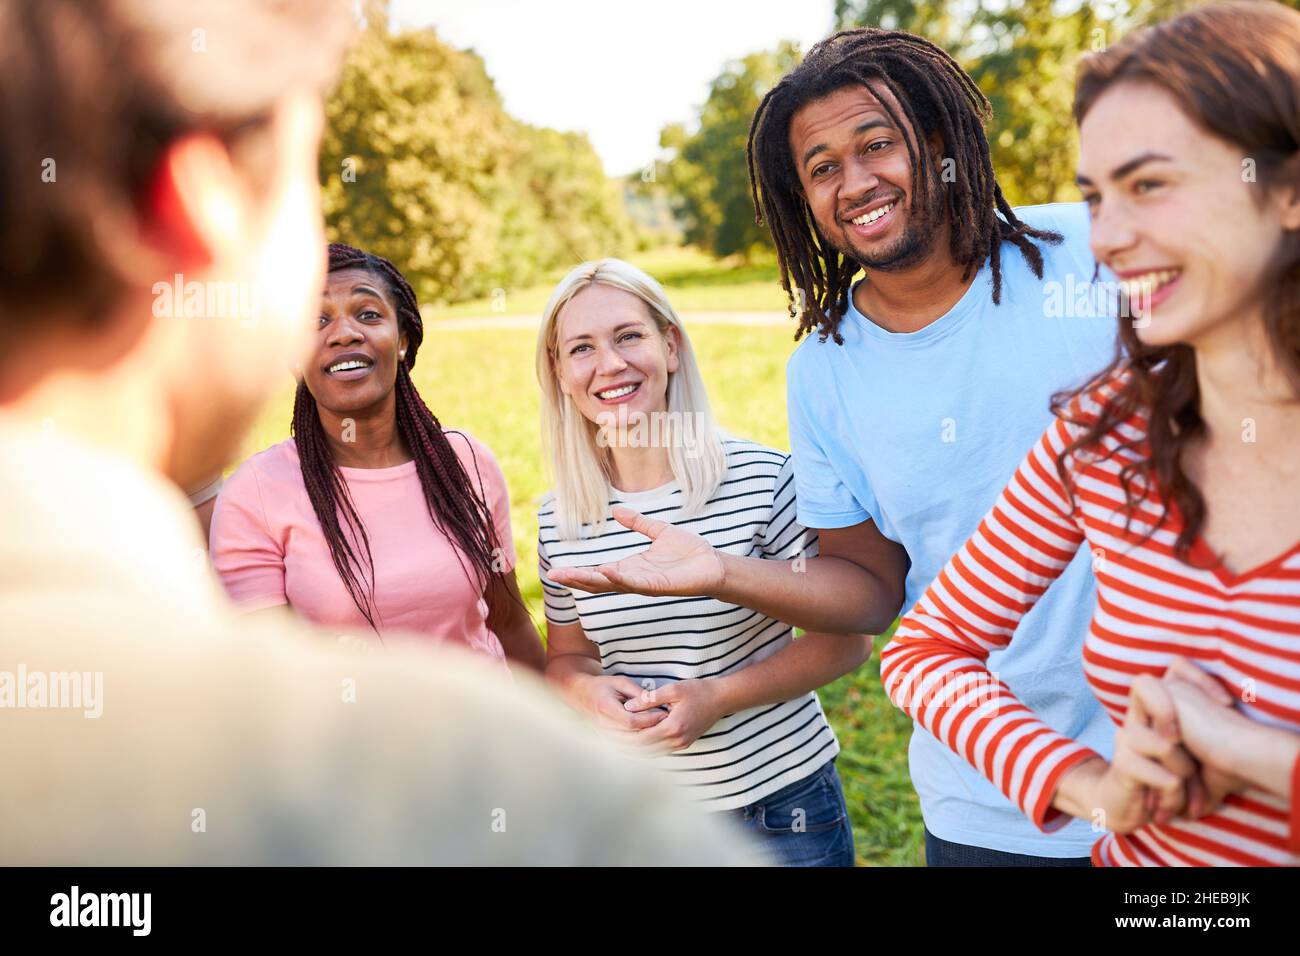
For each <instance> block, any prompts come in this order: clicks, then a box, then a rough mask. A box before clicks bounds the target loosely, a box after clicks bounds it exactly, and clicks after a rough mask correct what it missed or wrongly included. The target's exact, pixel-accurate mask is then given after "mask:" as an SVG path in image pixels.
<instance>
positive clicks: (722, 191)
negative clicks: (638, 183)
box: [654, 43, 799, 256]
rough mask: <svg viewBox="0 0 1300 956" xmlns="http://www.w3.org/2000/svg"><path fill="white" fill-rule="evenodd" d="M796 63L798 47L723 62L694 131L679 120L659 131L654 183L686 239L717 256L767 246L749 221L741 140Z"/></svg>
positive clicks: (751, 219) (763, 233)
mask: <svg viewBox="0 0 1300 956" xmlns="http://www.w3.org/2000/svg"><path fill="white" fill-rule="evenodd" d="M798 62H799V51H798V48H797V47H796V46H795V45H794V44H792V43H783V44H781V45H780V46H779V47H778V48H777V49H775V50H770V51H764V52H759V53H751V54H750V55H749V56H746V57H744V58H743V59H741V60H737V61H734V62H731V63H728V64H727V65H726V66H725V67H724V68H723V70H722V72H721V73H720V74H719V75H718V76H717V78H715V79H714V80H713V82H712V84H710V87H709V95H708V98H707V99H706V100H705V102H704V105H703V107H701V109H700V114H699V118H698V122H697V123H696V124H695V126H694V128H693V129H689V130H688V129H687V128H686V127H684V126H683V125H681V124H673V125H671V126H667V127H665V128H664V129H663V131H662V132H661V133H660V137H659V143H660V146H661V147H662V148H663V149H665V150H666V151H667V152H668V157H669V158H668V159H667V161H666V162H664V163H661V164H659V165H658V166H657V167H656V172H655V177H654V179H655V181H656V182H657V183H658V182H661V183H663V185H664V188H665V189H666V190H667V191H668V193H669V194H670V195H671V197H672V199H673V202H674V205H675V207H676V209H677V213H678V216H679V218H680V220H681V223H682V227H683V232H684V235H685V238H686V241H687V242H690V243H692V244H695V245H698V246H700V247H701V248H704V249H707V250H709V251H711V252H713V253H714V254H715V255H718V256H729V255H733V254H740V255H744V256H749V255H750V254H752V253H753V252H755V251H756V250H758V249H761V248H765V247H767V246H768V244H769V238H768V235H767V231H766V230H765V229H763V228H762V227H761V226H758V225H757V224H756V223H755V222H754V206H753V203H752V202H751V201H750V195H749V177H748V171H747V167H746V163H745V145H746V143H747V141H748V138H749V124H750V121H751V120H752V119H753V117H754V111H755V110H756V109H758V104H759V101H760V100H761V99H762V98H763V95H764V94H765V93H766V92H767V91H768V90H769V89H771V87H772V86H773V85H774V84H775V83H776V82H777V81H778V80H779V79H780V78H781V77H782V76H783V75H784V74H785V73H787V72H789V71H790V70H791V69H793V68H794V67H795V65H796V64H797V63H798Z"/></svg>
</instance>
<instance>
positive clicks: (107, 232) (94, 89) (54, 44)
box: [0, 0, 355, 485]
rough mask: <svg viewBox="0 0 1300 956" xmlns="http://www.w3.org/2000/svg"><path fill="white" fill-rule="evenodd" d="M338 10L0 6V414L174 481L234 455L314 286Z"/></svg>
mask: <svg viewBox="0 0 1300 956" xmlns="http://www.w3.org/2000/svg"><path fill="white" fill-rule="evenodd" d="M354 22H355V17H354V16H353V14H352V4H350V3H348V2H347V0H186V2H184V3H176V2H173V0H6V2H5V3H4V4H3V5H0V128H2V129H4V131H5V135H4V137H3V138H0V333H3V335H4V337H5V342H6V347H5V348H4V350H3V352H0V412H3V413H8V414H10V415H17V416H20V417H24V418H27V419H30V420H35V421H37V422H41V423H45V424H46V425H47V427H50V424H49V423H51V422H52V427H54V428H55V429H57V430H58V432H59V433H60V434H68V435H70V436H72V437H76V438H81V439H89V440H92V441H95V442H97V443H99V444H100V445H101V446H108V447H109V448H111V449H112V450H113V451H115V452H117V453H120V454H125V455H128V456H130V457H132V458H134V459H135V460H137V461H139V462H140V463H141V464H144V465H146V466H149V467H152V468H155V469H157V470H159V471H161V472H163V473H165V474H166V475H167V476H169V477H170V478H172V479H173V480H175V481H176V482H178V483H179V484H182V485H185V484H190V483H193V482H194V481H196V480H198V479H201V478H203V477H204V476H205V475H210V474H211V473H212V472H214V471H216V470H218V469H219V468H220V467H221V466H222V465H224V464H226V463H227V462H228V461H229V460H230V459H231V458H232V457H233V456H234V454H235V453H236V452H237V451H238V443H239V439H240V437H241V435H242V432H243V431H244V429H245V428H246V427H247V426H248V425H249V424H250V423H251V421H252V418H253V416H254V415H255V413H256V411H257V409H258V407H259V405H260V404H261V402H262V401H263V399H264V398H265V397H266V395H267V394H268V393H269V392H270V391H271V390H272V389H273V388H274V386H275V385H276V383H277V381H280V380H284V379H283V378H282V377H283V376H285V375H286V369H287V367H288V366H289V365H291V364H292V363H293V362H294V361H295V360H296V359H297V358H299V356H300V352H301V349H302V348H303V347H304V345H305V335H306V330H307V327H308V325H307V323H308V319H309V317H310V316H311V315H312V314H313V313H314V310H315V309H316V306H317V300H318V299H319V295H320V288H321V284H322V281H323V276H324V248H325V246H324V239H323V235H322V229H321V217H320V207H319V198H318V179H317V176H318V172H317V149H318V144H319V139H320V128H321V94H322V92H323V90H324V88H325V87H326V86H327V85H328V84H329V82H330V81H331V80H332V79H333V77H334V75H335V71H336V69H337V67H338V65H339V63H340V61H341V58H342V53H343V48H344V46H345V44H346V42H347V40H348V38H349V35H350V33H351V31H352V29H353V26H354ZM178 293H179V294H178Z"/></svg>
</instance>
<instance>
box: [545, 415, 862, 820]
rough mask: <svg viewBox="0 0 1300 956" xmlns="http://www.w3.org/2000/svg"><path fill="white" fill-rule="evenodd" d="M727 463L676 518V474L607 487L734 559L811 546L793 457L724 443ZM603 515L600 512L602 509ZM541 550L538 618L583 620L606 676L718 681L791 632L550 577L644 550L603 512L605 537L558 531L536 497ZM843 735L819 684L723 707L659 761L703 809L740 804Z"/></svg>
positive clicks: (699, 604) (805, 550)
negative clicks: (696, 502) (691, 508)
mask: <svg viewBox="0 0 1300 956" xmlns="http://www.w3.org/2000/svg"><path fill="white" fill-rule="evenodd" d="M723 448H724V451H725V452H726V456H727V471H726V474H725V475H724V477H723V480H722V483H721V484H720V485H719V486H718V489H717V491H716V492H714V494H713V497H712V498H711V499H710V500H709V502H708V504H707V505H706V506H705V507H704V508H702V509H701V510H700V511H699V512H697V513H696V514H695V515H693V516H691V517H682V516H681V504H682V492H681V488H680V487H679V486H678V485H677V483H676V482H673V483H671V484H668V485H665V486H664V487H662V488H656V489H654V490H652V491H644V492H637V493H629V492H621V491H615V492H614V493H613V494H614V497H613V499H612V500H611V502H610V505H611V506H613V505H616V504H622V505H626V506H627V507H629V508H633V509H634V510H636V511H640V512H641V513H642V514H644V515H647V516H648V517H651V518H657V519H658V520H660V521H667V522H669V523H670V524H673V525H677V526H680V527H683V528H686V529H688V530H690V531H694V532H696V533H697V534H700V535H702V536H703V537H704V538H705V539H706V540H707V541H708V542H709V543H710V544H711V545H713V547H715V548H717V549H719V550H721V551H725V552H727V553H728V554H734V555H738V556H742V557H762V558H770V559H773V560H790V559H793V558H797V557H799V556H801V555H802V556H804V557H814V556H815V555H816V554H817V536H816V532H812V531H809V530H807V529H806V528H804V527H803V526H802V525H800V524H799V523H798V522H797V521H796V520H795V492H794V480H793V478H794V471H793V467H792V465H791V462H790V456H789V455H787V454H786V453H784V452H780V451H776V450H775V449H772V448H768V447H766V446H763V445H759V444H756V443H754V442H751V441H744V440H739V439H726V440H725V441H724V443H723ZM606 515H607V517H608V512H607V513H606ZM538 518H539V520H538V525H539V529H540V530H539V534H538V543H537V555H538V559H539V563H540V567H541V576H542V587H543V590H544V592H545V598H546V619H547V620H548V621H549V622H551V623H554V624H573V623H580V624H581V625H582V629H583V633H584V634H585V635H586V637H587V639H588V640H590V641H591V642H593V643H594V644H596V645H597V646H598V647H599V648H600V663H601V667H602V668H603V669H604V672H605V673H606V674H608V675H610V676H615V675H617V676H625V677H629V678H631V679H632V680H634V681H636V682H637V683H639V684H641V685H642V686H648V685H647V684H646V681H647V680H651V681H653V682H654V686H656V687H658V686H661V685H663V684H666V683H670V682H672V681H678V680H687V679H690V678H700V677H716V676H718V675H721V674H729V673H734V672H735V671H737V670H739V669H741V668H743V667H747V666H749V665H750V664H756V663H758V662H759V661H761V660H764V659H766V658H768V657H771V656H772V655H773V654H775V653H776V652H777V651H779V650H781V649H782V648H783V647H786V646H787V645H788V644H789V643H790V641H791V640H792V639H793V634H792V631H791V628H790V626H789V625H787V624H783V623H782V622H781V621H778V620H776V619H774V618H770V617H767V616H766V615H764V614H761V613H760V612H758V611H754V610H751V609H749V608H745V607H740V606H738V605H735V604H727V603H725V602H722V601H717V600H714V599H713V598H708V597H644V596H642V595H637V594H618V593H609V594H587V593H585V592H582V591H577V592H574V591H571V590H570V589H568V588H566V587H562V586H560V585H557V584H555V583H553V582H552V581H550V580H549V579H548V577H547V572H548V571H549V570H550V568H551V567H552V566H555V567H561V568H566V567H591V566H594V565H598V564H605V563H610V562H614V561H619V560H621V559H623V558H626V557H629V556H630V555H634V554H637V553H639V552H641V551H644V550H645V549H646V548H647V547H648V545H649V542H648V541H647V540H646V538H645V537H644V536H643V535H641V534H638V533H637V532H634V531H628V530H627V529H625V528H623V527H622V526H621V525H619V524H617V523H616V522H613V521H612V519H610V524H609V525H607V526H606V530H605V532H604V533H603V534H600V535H597V536H594V537H587V538H581V539H561V538H559V537H558V536H557V531H556V528H555V497H554V495H551V494H548V495H546V497H544V498H543V499H542V502H541V507H540V510H539V513H538ZM839 749H840V747H839V742H838V741H837V740H836V739H835V733H834V731H833V730H831V727H830V724H828V723H827V722H826V716H825V715H824V714H823V713H822V708H821V703H820V701H819V700H818V699H817V694H816V693H815V692H811V691H810V692H809V693H807V694H803V695H802V696H799V697H796V698H795V699H793V700H789V701H785V702H784V703H780V704H770V705H766V706H761V707H754V708H750V709H748V710H743V711H739V712H737V713H734V714H728V715H727V716H725V717H723V718H722V719H721V720H720V721H718V723H717V724H716V725H714V726H713V727H712V728H711V729H710V730H709V731H708V732H707V733H705V734H704V735H702V736H701V737H700V738H699V739H698V740H696V741H695V742H694V743H693V744H691V746H690V747H688V748H686V749H685V750H682V751H679V752H677V753H672V754H668V755H665V756H662V757H658V758H655V760H656V761H657V762H658V763H659V764H660V766H662V767H663V768H665V769H667V770H669V771H671V772H672V773H674V775H677V776H679V777H680V781H681V783H682V784H683V785H684V786H685V787H687V788H688V793H690V795H691V796H693V797H694V798H695V799H697V800H699V801H700V802H701V803H703V804H704V806H705V808H706V809H708V810H732V809H736V808H738V807H744V806H748V805H749V804H752V803H755V802H757V801H759V800H761V799H763V798H764V797H765V796H767V795H768V794H771V793H774V792H776V791H777V790H780V789H781V788H782V787H785V786H787V785H789V784H791V783H794V782H796V781H798V780H802V779H803V778H804V777H806V776H808V775H809V774H811V773H813V772H814V771H815V770H817V769H819V768H820V767H821V766H822V765H823V764H825V763H826V761H828V760H830V759H831V758H832V757H834V756H835V755H836V754H837V753H839Z"/></svg>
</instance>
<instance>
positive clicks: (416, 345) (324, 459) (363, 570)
mask: <svg viewBox="0 0 1300 956" xmlns="http://www.w3.org/2000/svg"><path fill="white" fill-rule="evenodd" d="M341 269H364V270H366V271H367V272H370V273H371V274H372V275H375V276H376V277H378V278H380V279H382V280H383V282H384V284H385V286H386V287H387V289H388V292H389V294H390V296H391V297H392V299H393V304H394V306H395V308H396V310H397V320H398V326H399V328H400V329H401V331H402V332H405V333H406V336H407V349H406V358H405V360H404V361H403V362H401V363H399V365H398V369H397V380H396V383H395V385H394V389H395V392H396V395H395V398H396V403H395V404H396V417H397V427H398V430H399V432H400V434H401V435H402V437H403V438H404V439H405V440H406V443H407V445H408V447H409V448H410V449H411V454H412V455H413V456H414V458H415V468H416V474H417V475H418V476H419V479H420V487H421V490H422V491H423V493H424V500H425V504H426V506H427V507H428V510H429V516H430V518H432V520H433V523H434V526H435V527H436V528H437V529H438V530H439V531H441V532H442V533H443V534H444V535H446V536H447V538H448V539H449V540H450V541H451V542H452V544H453V545H455V546H456V558H457V560H458V561H459V562H460V565H461V568H462V569H463V570H464V571H465V574H466V576H467V577H468V578H469V580H470V581H471V582H472V583H473V584H474V585H475V589H476V591H479V592H482V591H484V590H486V589H487V588H488V586H489V584H490V583H491V581H492V579H493V576H494V575H496V574H497V573H499V572H498V571H497V569H496V564H497V556H498V555H499V554H500V553H501V542H500V541H499V539H498V535H497V533H496V525H495V523H494V522H493V520H492V514H491V511H490V510H489V507H488V504H487V501H486V499H485V494H484V491H483V489H484V484H483V480H482V476H481V475H479V474H478V460H477V457H476V456H474V453H473V449H472V447H471V449H470V454H471V460H472V461H473V462H474V469H475V478H476V479H477V489H479V490H476V487H475V484H472V483H471V481H470V478H469V475H468V474H467V473H466V471H465V468H464V466H463V465H462V464H461V461H460V458H459V456H457V454H456V452H455V450H454V449H453V448H452V447H451V444H450V442H449V441H448V439H447V433H446V432H445V431H444V429H443V427H442V424H441V423H440V422H439V421H438V419H437V418H436V417H435V416H434V414H433V413H432V412H431V411H429V408H428V406H427V405H425V403H424V400H423V399H422V398H421V397H420V394H419V392H418V391H417V390H416V388H415V384H414V383H413V382H412V381H411V374H410V370H411V368H412V367H414V365H415V357H416V354H417V353H418V352H419V349H420V344H421V342H422V341H423V340H424V323H423V320H422V318H421V316H420V308H419V303H418V301H417V299H416V297H415V292H414V291H413V290H412V289H411V286H410V284H409V283H408V282H407V281H406V279H405V277H403V275H402V274H401V272H399V271H398V270H397V268H396V267H395V266H394V265H393V264H392V263H391V262H389V261H388V260H387V259H384V258H382V257H381V256H376V255H372V254H370V253H366V252H362V251H361V250H360V249H356V248H354V247H352V246H348V245H344V244H343V243H331V245H330V247H329V271H330V272H337V271H339V270H341ZM292 431H293V435H294V440H295V443H296V444H297V446H298V459H299V463H300V466H301V469H302V477H303V483H304V484H305V485H306V488H307V495H308V497H309V498H310V499H311V503H312V510H313V511H315V513H316V517H317V519H318V520H319V521H320V524H321V530H322V532H323V533H324V535H325V540H326V542H327V544H328V545H329V549H330V557H331V558H332V559H333V562H334V567H335V569H336V570H337V571H338V574H339V578H340V579H341V580H342V581H343V584H344V586H345V587H346V588H347V590H348V594H349V595H350V596H351V597H352V601H353V603H354V604H356V606H357V610H358V611H360V612H361V615H362V616H363V617H364V618H365V619H366V621H367V622H368V623H369V624H370V627H371V628H372V629H373V630H374V631H375V632H376V633H378V631H379V629H378V627H377V626H376V622H375V618H376V617H377V616H378V610H377V606H376V603H375V595H374V583H375V572H374V559H373V557H372V555H371V552H370V539H369V536H368V535H367V534H366V530H365V525H364V523H363V522H362V520H361V517H360V515H358V514H357V511H356V508H355V507H354V506H353V503H352V499H351V496H350V495H349V493H348V486H347V482H346V481H344V479H343V475H342V472H340V471H339V469H338V466H337V465H336V464H335V462H334V457H333V454H332V452H331V451H330V446H329V443H328V441H327V439H326V436H325V430H324V427H323V426H322V425H321V421H320V413H319V411H318V409H317V407H316V400H315V399H314V398H313V397H312V394H311V392H310V391H309V390H308V388H307V386H306V384H305V383H299V385H298V393H297V396H296V399H295V402H294V413H293V429H292ZM455 434H460V433H458V432H457V433H455ZM462 437H463V436H462ZM340 515H342V521H340ZM345 526H346V529H347V531H350V532H351V537H352V539H353V541H354V542H359V543H360V548H356V547H354V544H353V542H350V541H349V540H348V537H349V535H348V534H347V533H346V531H345ZM358 550H360V551H361V552H363V554H364V565H363V562H362V560H361V557H360V556H359V555H358V553H357V552H358ZM466 560H468V562H469V563H468V565H466ZM492 593H495V592H492ZM380 623H382V620H381V621H380Z"/></svg>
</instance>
